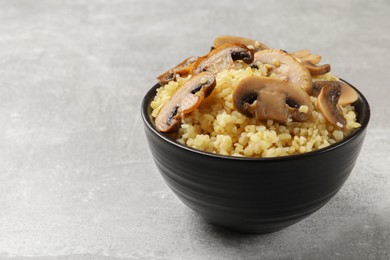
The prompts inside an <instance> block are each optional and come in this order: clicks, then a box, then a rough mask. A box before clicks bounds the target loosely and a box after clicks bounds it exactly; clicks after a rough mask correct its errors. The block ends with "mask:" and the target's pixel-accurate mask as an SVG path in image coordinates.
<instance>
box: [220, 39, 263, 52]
mask: <svg viewBox="0 0 390 260" xmlns="http://www.w3.org/2000/svg"><path fill="white" fill-rule="evenodd" d="M226 43H240V44H243V45H245V46H247V47H248V48H252V47H253V49H254V50H256V51H259V50H265V49H269V47H268V46H267V45H265V44H264V43H261V42H258V41H255V40H252V39H248V38H244V37H239V36H230V35H221V36H219V37H217V38H215V39H214V47H215V48H217V47H219V46H221V45H222V44H226Z"/></svg>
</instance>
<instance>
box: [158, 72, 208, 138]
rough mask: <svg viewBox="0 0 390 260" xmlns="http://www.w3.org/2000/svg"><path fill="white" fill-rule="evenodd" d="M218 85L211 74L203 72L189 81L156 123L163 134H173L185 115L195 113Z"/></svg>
mask: <svg viewBox="0 0 390 260" xmlns="http://www.w3.org/2000/svg"><path fill="white" fill-rule="evenodd" d="M215 85H216V81H215V76H214V74H213V73H211V72H202V73H200V74H198V75H195V76H193V77H192V78H191V79H190V80H189V81H187V82H186V83H185V84H184V85H183V86H182V87H181V88H179V89H178V90H177V91H176V93H175V94H174V95H173V96H172V97H171V99H170V100H169V101H167V103H165V105H164V106H163V107H162V108H161V111H160V113H159V114H158V115H157V117H156V120H155V123H156V127H157V129H158V130H160V131H161V132H171V131H174V130H175V129H176V127H177V126H178V125H179V124H180V121H181V118H182V116H183V115H186V114H188V113H190V112H192V111H194V110H195V109H196V108H197V107H198V106H199V105H200V104H201V102H202V101H203V100H204V99H205V98H206V97H207V96H209V95H210V94H211V92H212V91H213V89H214V87H215Z"/></svg>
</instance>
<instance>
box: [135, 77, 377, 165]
mask: <svg viewBox="0 0 390 260" xmlns="http://www.w3.org/2000/svg"><path fill="white" fill-rule="evenodd" d="M341 80H342V79H341ZM342 81H343V82H345V83H347V84H349V85H350V86H351V87H352V88H354V89H355V90H356V92H357V93H358V95H359V98H358V100H357V101H356V102H354V103H353V104H352V105H353V106H354V107H355V111H356V112H357V122H359V123H360V124H361V127H360V128H358V129H357V130H356V131H354V132H353V133H352V134H351V135H349V136H348V137H347V138H344V139H343V140H342V141H340V142H336V143H335V144H332V145H329V146H327V147H325V148H322V149H319V150H315V151H311V152H306V153H303V154H296V155H288V156H280V157H273V158H261V157H256V158H253V157H236V156H227V155H219V154H213V153H209V152H204V151H201V150H197V149H194V148H191V147H189V146H186V145H183V144H181V143H179V142H177V141H175V140H174V138H172V136H170V135H169V134H166V133H162V132H160V131H158V130H157V128H156V127H155V123H154V119H153V117H152V116H151V113H152V108H151V107H150V103H151V102H152V101H153V98H154V96H155V95H156V91H157V89H158V88H159V87H160V85H159V84H158V83H157V84H156V85H154V86H153V87H152V88H151V89H150V90H149V91H148V92H147V94H146V95H145V97H144V99H143V101H142V105H141V113H142V118H143V120H144V123H145V125H146V126H147V127H148V128H150V129H151V130H152V131H153V132H154V134H156V135H158V136H159V137H160V138H162V139H163V140H165V141H166V142H169V143H171V144H173V145H175V146H178V147H180V148H181V149H186V150H190V151H192V152H195V153H201V154H204V155H208V156H212V157H221V158H227V159H233V160H282V159H286V158H291V159H293V158H296V157H302V156H310V155H311V154H313V153H321V152H326V151H329V150H332V149H335V148H336V147H338V146H340V145H343V144H344V143H346V142H349V141H350V140H351V139H354V138H355V137H356V136H358V135H360V134H361V133H362V132H364V131H365V129H366V128H367V125H368V122H369V120H370V114H371V110H370V106H369V104H368V101H367V99H366V98H365V97H364V95H363V94H362V93H361V92H360V91H359V90H358V89H357V88H355V87H354V86H353V85H351V84H350V83H348V82H347V81H345V80H342Z"/></svg>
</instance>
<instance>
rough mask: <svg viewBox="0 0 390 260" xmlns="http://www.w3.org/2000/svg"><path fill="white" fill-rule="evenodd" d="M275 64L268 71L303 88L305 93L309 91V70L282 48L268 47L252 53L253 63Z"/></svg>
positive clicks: (310, 80) (310, 82) (310, 81)
mask: <svg viewBox="0 0 390 260" xmlns="http://www.w3.org/2000/svg"><path fill="white" fill-rule="evenodd" d="M258 62H260V63H262V64H272V65H274V64H276V65H275V67H274V68H272V69H271V70H270V71H268V73H269V74H271V73H274V74H276V76H277V77H278V78H279V79H281V80H286V81H289V82H291V83H293V84H294V85H297V86H299V87H301V88H302V89H304V90H305V91H306V92H307V93H310V92H311V84H312V79H311V75H310V72H309V71H308V70H307V69H306V68H305V67H304V66H303V65H302V64H301V63H300V62H298V61H297V60H296V59H295V58H293V57H292V56H290V55H289V54H287V53H286V52H284V51H282V50H276V49H268V50H263V51H258V52H256V53H255V55H254V60H253V64H255V65H257V63H258Z"/></svg>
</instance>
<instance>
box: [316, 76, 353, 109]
mask: <svg viewBox="0 0 390 260" xmlns="http://www.w3.org/2000/svg"><path fill="white" fill-rule="evenodd" d="M325 86H331V87H336V88H339V89H340V91H341V95H340V98H339V100H338V103H337V104H338V105H340V106H345V105H349V104H352V103H353V102H355V101H356V100H358V98H359V96H358V93H357V92H356V90H354V89H353V88H352V87H351V86H350V85H348V84H347V83H344V82H342V81H315V82H313V88H312V92H311V95H312V96H314V97H318V95H319V94H320V92H321V89H322V88H324V87H325Z"/></svg>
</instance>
